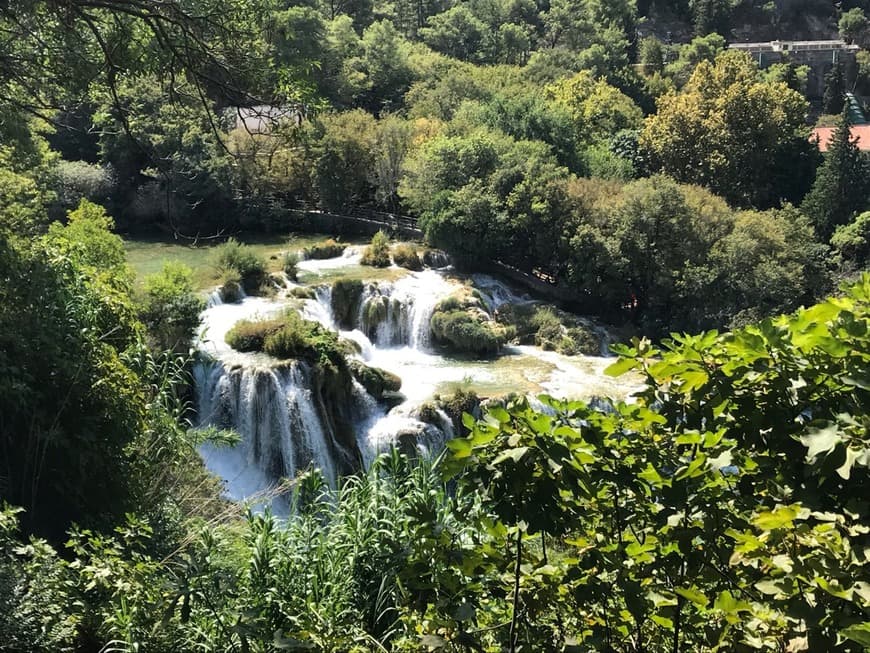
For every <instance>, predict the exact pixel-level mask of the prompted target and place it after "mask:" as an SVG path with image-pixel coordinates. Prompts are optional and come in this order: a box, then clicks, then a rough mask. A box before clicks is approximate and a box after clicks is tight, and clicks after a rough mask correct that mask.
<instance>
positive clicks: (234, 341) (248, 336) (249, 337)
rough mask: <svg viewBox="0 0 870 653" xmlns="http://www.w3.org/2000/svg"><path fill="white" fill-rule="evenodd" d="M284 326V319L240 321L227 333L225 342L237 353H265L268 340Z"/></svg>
mask: <svg viewBox="0 0 870 653" xmlns="http://www.w3.org/2000/svg"><path fill="white" fill-rule="evenodd" d="M284 324H285V322H284V319H283V318H272V319H262V320H240V321H239V322H236V324H235V325H233V328H232V329H230V330H229V331H227V335H226V336H225V338H224V340H226V343H227V344H228V345H229V346H230V347H232V348H233V349H235V350H236V351H241V352H251V351H265V349H266V338H268V337H269V336H270V335H272V334H273V333H275V332H277V331H279V330H280V329H281V328H282V327H283V326H284Z"/></svg>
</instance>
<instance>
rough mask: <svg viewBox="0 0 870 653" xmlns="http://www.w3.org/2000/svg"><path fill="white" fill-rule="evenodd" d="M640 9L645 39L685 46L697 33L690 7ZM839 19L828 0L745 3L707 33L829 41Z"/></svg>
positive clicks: (642, 5)
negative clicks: (656, 38)
mask: <svg viewBox="0 0 870 653" xmlns="http://www.w3.org/2000/svg"><path fill="white" fill-rule="evenodd" d="M686 4H687V3H686ZM853 4H854V3H853ZM844 8H847V7H845V3H844ZM638 10H639V12H640V15H641V17H642V19H641V22H640V25H639V28H638V31H639V32H640V33H641V35H643V36H647V35H653V36H656V37H658V38H659V39H661V40H662V41H667V39H668V35H670V39H671V42H673V43H685V42H688V41H690V40H691V39H692V38H693V37H694V36H696V35H697V34H698V30H697V28H696V21H695V16H694V15H693V12H692V11H691V10H690V9H689V8H688V6H686V7H681V6H680V3H675V2H668V1H666V0H665V1H662V0H654V1H653V2H638ZM837 20H838V13H837V9H836V8H835V6H834V4H833V3H832V2H830V1H828V0H775V1H774V2H761V1H760V0H744V1H743V2H741V3H740V4H739V5H738V6H737V7H735V8H734V9H732V10H731V11H730V13H728V14H727V15H725V16H722V17H720V19H718V20H715V21H714V24H713V25H712V26H711V27H710V28H709V29H708V30H707V31H715V32H718V33H720V34H722V35H723V36H724V37H725V38H726V39H728V40H729V41H733V42H747V41H773V40H789V41H815V40H827V39H835V38H838V32H837Z"/></svg>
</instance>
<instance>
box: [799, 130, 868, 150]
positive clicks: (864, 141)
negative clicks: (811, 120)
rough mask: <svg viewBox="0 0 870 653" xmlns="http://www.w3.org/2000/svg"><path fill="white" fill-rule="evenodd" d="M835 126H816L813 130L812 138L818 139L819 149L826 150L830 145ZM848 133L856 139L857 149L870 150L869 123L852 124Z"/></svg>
mask: <svg viewBox="0 0 870 653" xmlns="http://www.w3.org/2000/svg"><path fill="white" fill-rule="evenodd" d="M836 129H837V128H836V127H816V128H815V129H814V130H813V136H812V138H814V139H818V141H819V150H821V151H822V152H827V151H828V147H830V145H831V138H832V137H833V136H834V131H835V130H836ZM849 135H850V136H851V137H852V138H853V139H855V138H857V139H858V149H859V150H861V151H862V152H870V125H852V126H851V127H850V128H849Z"/></svg>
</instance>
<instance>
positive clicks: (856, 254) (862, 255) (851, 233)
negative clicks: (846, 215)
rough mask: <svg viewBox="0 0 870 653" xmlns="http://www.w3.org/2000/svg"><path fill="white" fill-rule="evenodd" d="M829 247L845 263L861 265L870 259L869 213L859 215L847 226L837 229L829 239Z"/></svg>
mask: <svg viewBox="0 0 870 653" xmlns="http://www.w3.org/2000/svg"><path fill="white" fill-rule="evenodd" d="M831 245H833V246H834V247H835V248H836V249H837V251H838V252H839V253H840V255H841V256H842V257H843V258H844V259H845V260H847V261H851V262H854V263H858V264H863V263H864V262H865V261H866V260H867V259H868V258H870V211H867V212H864V213H862V214H860V215H859V216H858V217H857V218H855V219H854V220H853V221H852V222H850V223H849V224H845V225H842V226H840V227H837V230H836V231H835V232H834V235H833V236H832V237H831Z"/></svg>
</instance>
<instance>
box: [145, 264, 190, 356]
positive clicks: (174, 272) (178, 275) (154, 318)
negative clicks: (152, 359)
mask: <svg viewBox="0 0 870 653" xmlns="http://www.w3.org/2000/svg"><path fill="white" fill-rule="evenodd" d="M143 292H144V296H143V297H142V300H141V302H140V306H141V307H140V317H141V318H142V322H144V323H145V326H146V328H147V329H148V334H149V336H150V337H151V340H152V342H153V344H154V345H155V346H156V348H158V349H171V350H173V351H185V350H187V349H188V348H189V346H190V341H191V338H192V337H193V335H194V332H195V330H196V327H197V326H198V325H199V314H200V312H201V311H202V309H203V308H204V307H205V302H203V300H202V298H200V297H199V295H197V294H196V290H195V289H194V285H193V272H192V270H191V269H190V268H189V267H187V266H186V265H184V264H183V263H177V262H173V261H167V262H166V263H164V264H163V269H162V270H161V271H160V272H158V273H157V274H152V275H149V276H147V277H145V284H144V291H143Z"/></svg>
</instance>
